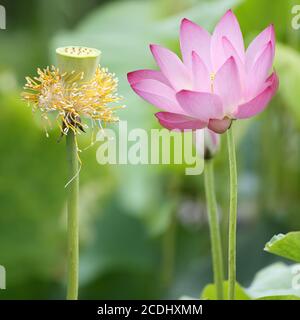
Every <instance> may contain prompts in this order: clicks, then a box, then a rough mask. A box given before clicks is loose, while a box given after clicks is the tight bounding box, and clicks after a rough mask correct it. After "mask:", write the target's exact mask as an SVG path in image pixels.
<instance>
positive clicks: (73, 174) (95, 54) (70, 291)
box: [56, 46, 100, 300]
mask: <svg viewBox="0 0 300 320" xmlns="http://www.w3.org/2000/svg"><path fill="white" fill-rule="evenodd" d="M56 59H57V64H58V67H59V69H60V72H62V73H66V74H67V77H66V79H65V80H64V81H65V82H66V83H65V84H66V85H73V83H75V82H76V83H77V84H78V83H81V82H85V81H89V80H90V79H92V77H93V76H94V75H95V72H96V68H97V66H98V64H99V59H100V51H99V50H97V49H94V48H87V47H79V46H68V47H61V48H57V49H56ZM74 125H75V126H76V124H74ZM66 149H67V161H68V171H69V173H68V176H69V180H68V181H69V182H68V183H67V188H68V200H67V206H68V282H67V299H68V300H76V299H77V298H78V273H79V272H78V270H79V221H78V193H79V166H78V150H77V143H76V134H75V133H74V130H71V129H69V130H68V131H67V133H66Z"/></svg>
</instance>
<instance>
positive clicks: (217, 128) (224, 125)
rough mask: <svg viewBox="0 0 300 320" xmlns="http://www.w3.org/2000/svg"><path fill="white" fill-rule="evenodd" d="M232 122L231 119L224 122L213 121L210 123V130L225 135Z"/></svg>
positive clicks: (225, 119) (223, 120)
mask: <svg viewBox="0 0 300 320" xmlns="http://www.w3.org/2000/svg"><path fill="white" fill-rule="evenodd" d="M231 122H232V120H231V119H229V118H224V119H222V120H218V119H211V120H209V123H208V128H209V129H210V130H212V131H214V132H216V133H219V134H221V133H224V132H225V131H226V130H227V129H228V128H230V126H231Z"/></svg>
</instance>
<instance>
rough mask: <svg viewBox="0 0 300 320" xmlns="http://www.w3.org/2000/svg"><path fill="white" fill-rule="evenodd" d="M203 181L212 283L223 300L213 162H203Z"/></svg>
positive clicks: (220, 247)
mask: <svg viewBox="0 0 300 320" xmlns="http://www.w3.org/2000/svg"><path fill="white" fill-rule="evenodd" d="M204 181H205V194H206V203H207V209H208V210H207V211H208V221H209V229H210V241H211V250H212V263H213V272H214V283H215V287H216V293H217V299H218V300H223V280H224V274H223V272H224V267H223V256H222V245H221V235H220V227H219V222H218V209H217V201H216V194H215V186H214V164H213V160H206V161H205V170H204Z"/></svg>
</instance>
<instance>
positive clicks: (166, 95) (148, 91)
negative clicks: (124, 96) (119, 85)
mask: <svg viewBox="0 0 300 320" xmlns="http://www.w3.org/2000/svg"><path fill="white" fill-rule="evenodd" d="M131 87H132V89H133V90H134V91H135V92H136V93H137V94H138V95H139V96H141V97H142V98H143V99H145V100H146V101H148V102H149V103H151V104H153V105H155V106H156V107H158V108H160V109H163V110H166V111H171V112H176V113H183V110H182V109H181V108H180V106H179V105H178V102H177V101H176V97H175V91H174V90H173V89H172V88H170V87H168V86H167V85H165V84H163V83H162V82H159V81H157V80H152V79H146V80H141V81H139V82H136V83H133V84H132V85H131Z"/></svg>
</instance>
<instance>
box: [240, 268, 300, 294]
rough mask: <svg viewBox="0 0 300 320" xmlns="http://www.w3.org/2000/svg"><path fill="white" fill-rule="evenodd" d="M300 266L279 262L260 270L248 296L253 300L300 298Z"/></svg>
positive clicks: (248, 290)
mask: <svg viewBox="0 0 300 320" xmlns="http://www.w3.org/2000/svg"><path fill="white" fill-rule="evenodd" d="M299 275H300V264H294V265H286V264H285V263H282V262H278V263H274V264H271V265H270V266H268V267H266V268H264V269H262V270H260V271H259V272H258V273H257V274H256V275H255V277H254V280H253V282H252V283H251V285H250V287H249V288H247V289H246V292H247V294H249V296H251V297H252V298H253V299H261V298H264V299H266V298H268V297H274V299H275V296H276V297H278V298H279V297H283V296H285V297H287V296H297V297H300V288H299Z"/></svg>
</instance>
